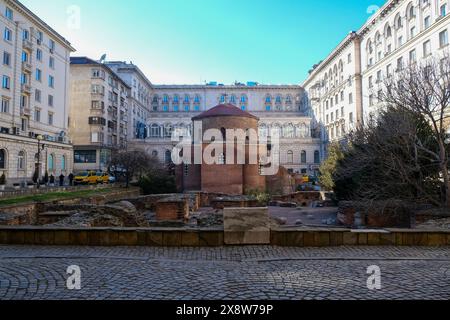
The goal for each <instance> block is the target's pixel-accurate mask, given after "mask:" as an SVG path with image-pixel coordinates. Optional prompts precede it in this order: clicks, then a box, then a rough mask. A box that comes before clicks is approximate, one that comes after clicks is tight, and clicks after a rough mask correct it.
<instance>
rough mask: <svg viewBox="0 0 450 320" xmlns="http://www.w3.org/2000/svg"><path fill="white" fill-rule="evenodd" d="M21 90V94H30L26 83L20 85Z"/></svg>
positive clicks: (29, 88)
mask: <svg viewBox="0 0 450 320" xmlns="http://www.w3.org/2000/svg"><path fill="white" fill-rule="evenodd" d="M21 89H22V92H23V93H27V94H31V86H30V85H29V84H28V83H22V86H21Z"/></svg>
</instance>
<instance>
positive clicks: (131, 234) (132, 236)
mask: <svg viewBox="0 0 450 320" xmlns="http://www.w3.org/2000/svg"><path fill="white" fill-rule="evenodd" d="M118 234H119V239H118V242H119V245H120V246H136V245H137V242H138V238H137V232H136V231H125V230H119V231H118Z"/></svg>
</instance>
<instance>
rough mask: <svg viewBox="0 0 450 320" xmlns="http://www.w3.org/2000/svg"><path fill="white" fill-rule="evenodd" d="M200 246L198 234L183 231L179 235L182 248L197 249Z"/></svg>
mask: <svg viewBox="0 0 450 320" xmlns="http://www.w3.org/2000/svg"><path fill="white" fill-rule="evenodd" d="M199 244H200V239H199V236H198V232H195V231H185V232H183V233H182V234H181V245H182V246H184V247H197V246H198V245H199Z"/></svg>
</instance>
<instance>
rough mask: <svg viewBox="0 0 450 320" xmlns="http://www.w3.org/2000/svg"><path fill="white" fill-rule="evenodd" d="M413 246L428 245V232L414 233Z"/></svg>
mask: <svg viewBox="0 0 450 320" xmlns="http://www.w3.org/2000/svg"><path fill="white" fill-rule="evenodd" d="M413 235H414V245H415V246H428V245H429V244H428V233H414V234H413Z"/></svg>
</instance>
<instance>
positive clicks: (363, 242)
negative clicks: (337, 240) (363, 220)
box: [358, 233, 368, 246]
mask: <svg viewBox="0 0 450 320" xmlns="http://www.w3.org/2000/svg"><path fill="white" fill-rule="evenodd" d="M367 244H368V236H367V233H358V245H360V246H367Z"/></svg>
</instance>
